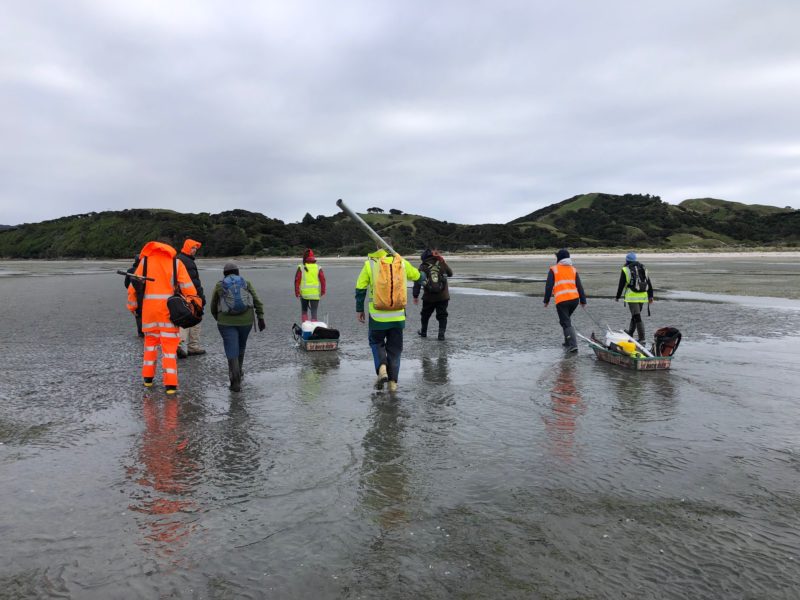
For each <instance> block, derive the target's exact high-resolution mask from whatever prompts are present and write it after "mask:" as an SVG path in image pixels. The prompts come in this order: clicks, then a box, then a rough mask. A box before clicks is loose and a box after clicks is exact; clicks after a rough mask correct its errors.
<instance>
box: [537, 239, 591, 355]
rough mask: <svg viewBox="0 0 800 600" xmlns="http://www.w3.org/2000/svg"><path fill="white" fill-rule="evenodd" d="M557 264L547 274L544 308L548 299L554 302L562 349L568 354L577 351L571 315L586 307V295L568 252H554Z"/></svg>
mask: <svg viewBox="0 0 800 600" xmlns="http://www.w3.org/2000/svg"><path fill="white" fill-rule="evenodd" d="M556 260H557V261H558V263H557V264H555V265H553V266H552V267H550V270H549V271H548V272H547V283H546V284H545V289H544V307H545V308H547V305H548V304H550V297H551V295H552V297H553V298H554V299H555V301H556V312H558V322H559V323H560V324H561V328H562V329H563V330H564V347H565V348H566V349H567V350H568V351H569V352H577V351H578V338H577V336H576V335H575V328H574V327H573V326H572V313H573V312H575V309H576V308H578V303H579V302H580V304H581V306H586V294H585V293H584V292H583V286H582V285H581V278H580V276H579V275H578V270H577V269H576V268H575V267H574V266H572V259H571V258H570V256H569V250H567V249H566V248H562V249H561V250H559V251H558V252H556Z"/></svg>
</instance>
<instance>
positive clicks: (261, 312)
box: [247, 281, 264, 319]
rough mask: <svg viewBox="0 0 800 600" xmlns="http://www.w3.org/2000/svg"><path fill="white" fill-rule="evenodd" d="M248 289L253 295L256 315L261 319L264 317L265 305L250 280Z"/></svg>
mask: <svg viewBox="0 0 800 600" xmlns="http://www.w3.org/2000/svg"><path fill="white" fill-rule="evenodd" d="M247 291H248V292H250V295H251V296H253V308H255V310H256V317H258V318H259V319H263V318H264V305H263V304H262V303H261V299H260V298H259V297H258V294H256V290H255V288H254V287H253V284H252V283H250V282H249V281H248V282H247Z"/></svg>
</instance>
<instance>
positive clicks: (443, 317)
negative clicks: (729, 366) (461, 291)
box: [412, 250, 453, 340]
mask: <svg viewBox="0 0 800 600" xmlns="http://www.w3.org/2000/svg"><path fill="white" fill-rule="evenodd" d="M420 259H421V260H422V264H421V265H420V266H419V271H420V273H424V274H425V277H424V280H425V283H424V284H422V285H421V284H420V282H421V281H422V280H423V278H420V279H419V280H417V281H415V282H414V289H413V291H412V295H413V296H414V304H419V291H420V288H422V290H423V292H422V310H421V311H420V321H421V324H420V329H419V331H418V332H417V333H418V334H419V335H420V336H421V337H428V321H429V320H430V318H431V315H432V314H433V312H434V311H436V320H437V321H439V336H438V339H440V340H443V339H444V332H445V330H446V329H447V305H448V304H449V303H450V290H449V289H448V287H447V278H448V277H452V276H453V270H452V269H451V268H450V267H449V266H448V264H447V263H446V262H445V260H444V257H443V256H442V255H441V254H439V252H438V251H437V250H425V252H423V253H422V256H420Z"/></svg>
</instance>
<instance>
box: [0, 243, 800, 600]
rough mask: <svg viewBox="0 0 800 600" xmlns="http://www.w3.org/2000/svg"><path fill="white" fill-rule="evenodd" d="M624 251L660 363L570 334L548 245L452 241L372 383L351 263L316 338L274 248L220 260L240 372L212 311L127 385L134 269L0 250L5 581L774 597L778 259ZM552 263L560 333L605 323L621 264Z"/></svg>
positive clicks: (793, 492)
mask: <svg viewBox="0 0 800 600" xmlns="http://www.w3.org/2000/svg"><path fill="white" fill-rule="evenodd" d="M642 260H643V261H644V262H646V264H647V266H648V268H649V269H650V271H651V275H652V277H653V280H654V283H655V286H656V297H657V301H656V302H655V303H654V304H653V306H652V315H651V316H650V317H645V325H646V327H647V331H648V335H650V334H652V332H653V331H654V330H655V329H656V328H657V327H660V326H664V325H671V326H675V327H678V328H679V329H680V330H681V331H682V332H683V334H684V339H683V342H682V343H681V346H680V348H679V351H678V354H677V355H676V357H675V359H674V361H673V368H672V370H671V371H668V372H650V373H632V372H629V371H625V370H623V369H620V368H618V367H615V366H612V365H607V364H604V363H600V362H598V361H597V360H596V359H595V358H594V356H593V355H592V354H591V352H590V351H588V349H587V348H585V347H581V350H580V352H579V353H578V355H577V356H572V357H568V356H565V355H564V353H563V351H562V349H561V346H560V344H561V335H560V330H559V327H558V321H557V317H556V314H555V310H554V309H553V307H552V306H551V307H550V308H548V309H545V308H543V307H542V303H541V293H542V291H543V287H544V283H543V281H544V277H545V275H546V270H547V266H548V265H549V264H550V257H547V256H538V257H517V258H513V259H510V260H509V259H507V258H503V259H492V260H470V259H466V258H464V259H455V260H453V262H452V265H453V268H454V270H455V271H456V277H455V278H454V279H453V281H452V282H451V285H452V286H453V288H454V292H453V295H452V296H453V297H452V300H451V304H450V315H451V316H450V326H449V328H448V340H447V341H446V342H443V343H440V342H437V341H436V340H435V339H431V338H428V339H424V340H423V339H420V338H418V337H417V336H416V335H414V331H415V329H416V328H417V327H418V324H419V314H418V311H417V308H416V307H414V306H413V305H412V306H410V307H409V316H408V325H407V329H406V336H405V343H404V354H403V364H402V370H401V377H400V391H399V392H398V394H397V395H396V396H395V397H392V396H389V395H388V394H387V393H385V392H376V391H375V390H374V389H373V388H372V381H373V379H374V376H373V374H372V373H373V372H372V364H371V357H370V352H369V347H368V345H367V340H366V328H365V326H363V325H360V324H358V323H357V322H356V320H355V316H354V300H353V287H354V282H355V278H356V276H357V272H358V269H359V267H360V263H359V261H357V260H339V261H335V260H331V261H330V262H329V263H326V262H325V260H324V259H323V258H321V259H320V263H321V265H322V267H323V268H324V269H325V273H326V276H327V279H328V283H329V294H328V296H326V297H325V298H324V299H323V301H322V307H321V311H320V312H321V314H322V315H328V316H329V319H328V320H329V321H330V322H331V323H332V325H333V326H335V327H338V328H339V329H340V330H341V332H342V343H341V347H340V350H339V351H338V352H337V353H314V354H312V353H304V352H302V351H300V350H298V349H297V348H296V346H295V345H294V342H293V340H292V338H291V331H290V328H291V325H292V323H294V322H296V321H297V320H298V319H299V312H300V311H299V302H298V301H296V299H295V298H294V295H293V289H292V281H293V274H294V266H295V264H294V262H291V261H277V260H257V261H246V260H243V261H240V262H241V266H242V274H243V275H244V276H245V277H247V278H248V279H250V280H251V281H252V283H253V284H254V286H255V287H256V289H257V290H258V291H259V293H260V295H261V298H262V300H263V301H264V304H265V310H266V321H267V326H268V328H267V330H266V331H265V332H264V333H261V334H258V333H253V334H251V341H250V344H249V345H248V356H247V359H246V365H245V371H246V376H245V383H244V388H243V391H242V392H241V393H240V394H232V393H231V392H229V390H228V388H227V381H226V363H225V359H224V355H223V353H222V344H221V340H220V336H219V333H218V332H217V330H216V325H215V323H214V321H213V318H211V316H210V315H207V317H206V320H205V321H204V323H203V333H202V339H203V342H204V345H205V347H206V349H207V350H208V354H206V355H204V356H200V357H192V358H189V359H186V360H182V361H180V363H179V371H180V393H179V395H178V396H177V397H167V396H166V395H165V394H164V392H163V387H162V386H161V385H160V383H159V384H158V385H157V386H156V387H154V388H153V389H151V390H145V389H144V388H142V387H141V384H140V378H139V369H140V364H141V342H140V340H139V339H138V338H137V337H136V336H135V331H134V327H133V319H132V318H131V317H130V315H129V314H128V313H127V311H126V310H125V296H124V290H123V286H122V278H121V277H119V276H117V275H113V274H111V270H112V269H116V268H126V267H127V264H125V263H121V262H115V261H74V262H67V261H65V262H33V261H13V262H11V261H9V262H0V306H2V307H3V308H2V309H1V310H2V313H0V314H2V319H0V358H1V359H2V364H3V374H2V377H0V477H2V486H0V513H1V514H0V534H1V535H0V598H6V597H7V598H28V597H71V598H152V597H177V598H184V597H185V598H263V597H276V598H297V597H309V598H312V597H313V598H404V597H413V596H416V597H423V598H451V597H461V598H499V597H503V598H555V599H561V598H563V599H575V598H598V599H599V598H626V597H627V598H676V599H677V598H785V599H789V598H796V597H797V590H798V589H800V570H798V568H797V562H798V561H800V517H799V516H798V515H800V486H798V484H797V482H798V475H800V456H799V455H798V448H800V436H799V435H798V431H799V430H800V428H799V427H798V425H799V421H800V409H798V401H797V399H798V393H797V389H800V360H798V359H800V296H799V295H798V288H800V285H798V283H800V257H797V256H792V255H789V256H784V255H772V254H770V255H768V256H760V255H748V256H713V255H712V256H699V257H698V256H687V257H675V256H663V257H661V256H659V257H652V260H648V259H647V255H646V254H643V255H642ZM224 262H225V261H224V260H202V261H200V266H201V272H200V274H201V277H202V279H203V283H204V286H205V287H206V289H207V290H208V291H209V292H210V290H211V289H212V288H213V284H214V282H215V281H216V280H218V279H219V277H220V275H221V266H222V264H223V263H224ZM575 262H576V265H577V266H578V268H579V271H580V272H581V276H582V279H583V281H584V284H585V286H586V289H587V292H588V294H589V311H584V312H581V311H580V310H579V311H578V313H576V316H575V324H576V327H577V328H578V330H579V331H580V332H581V333H584V334H586V335H588V334H589V333H590V332H591V331H592V330H597V329H599V328H600V326H604V325H606V324H608V325H610V326H612V327H615V328H619V327H622V326H625V325H626V324H627V317H628V312H627V309H626V308H625V307H624V306H623V305H622V303H621V302H620V303H615V302H614V301H613V298H612V297H613V294H614V292H615V291H616V282H617V277H618V274H619V268H620V266H621V264H620V262H619V261H618V260H617V258H616V257H611V256H608V257H607V256H581V255H580V254H579V253H576V254H575ZM209 295H210V294H209ZM431 328H432V329H435V321H432V322H431Z"/></svg>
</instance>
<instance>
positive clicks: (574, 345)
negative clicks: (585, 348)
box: [564, 327, 578, 352]
mask: <svg viewBox="0 0 800 600" xmlns="http://www.w3.org/2000/svg"><path fill="white" fill-rule="evenodd" d="M564 344H565V345H566V348H567V352H577V351H578V338H577V336H576V335H575V328H574V327H567V328H566V329H565V330H564Z"/></svg>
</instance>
